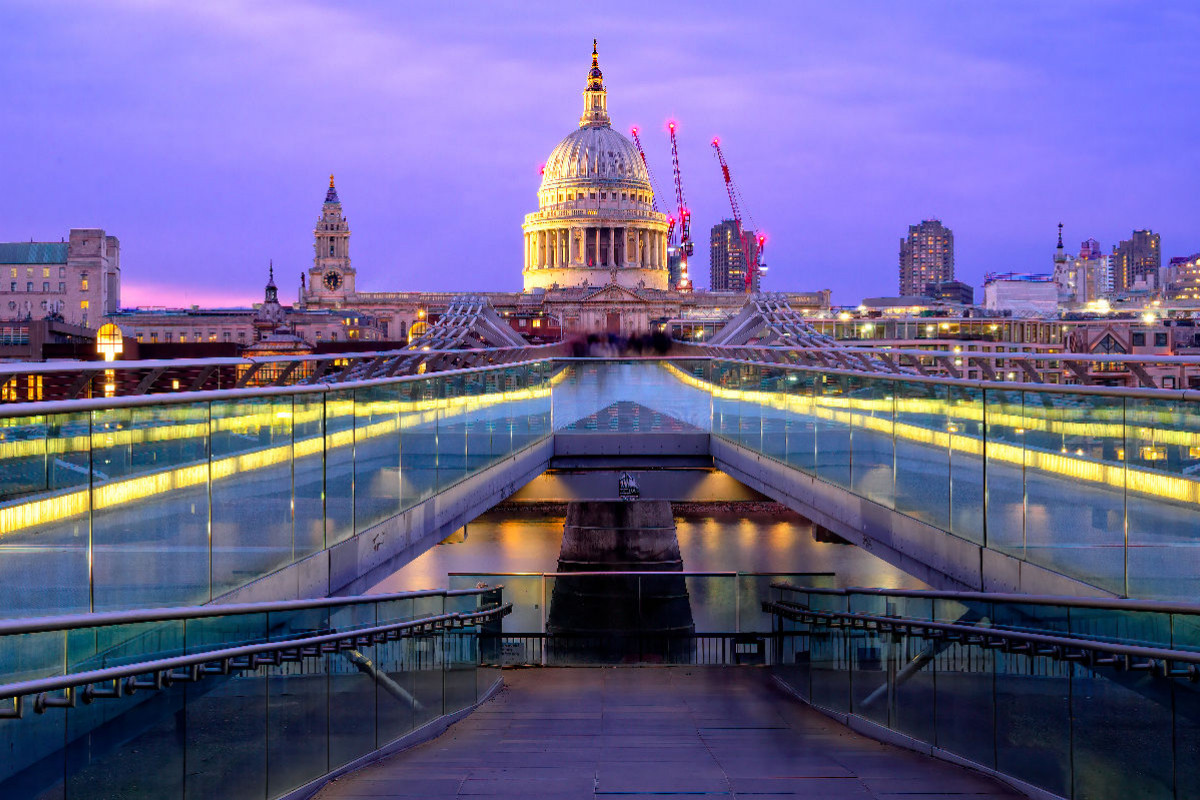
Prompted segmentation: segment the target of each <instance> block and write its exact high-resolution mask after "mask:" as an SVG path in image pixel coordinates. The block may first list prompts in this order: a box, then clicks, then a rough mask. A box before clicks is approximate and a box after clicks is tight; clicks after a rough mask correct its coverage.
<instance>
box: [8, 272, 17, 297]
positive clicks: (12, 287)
mask: <svg viewBox="0 0 1200 800" xmlns="http://www.w3.org/2000/svg"><path fill="white" fill-rule="evenodd" d="M13 271H14V272H16V270H13ZM9 288H10V290H11V291H14V292H15V291H16V290H17V282H16V281H13V282H12V286H11V287H9Z"/></svg>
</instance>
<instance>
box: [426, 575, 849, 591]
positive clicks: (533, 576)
mask: <svg viewBox="0 0 1200 800" xmlns="http://www.w3.org/2000/svg"><path fill="white" fill-rule="evenodd" d="M446 574H447V575H448V576H450V577H466V578H474V577H481V578H493V577H495V578H513V577H516V578H560V577H571V576H574V575H617V576H631V575H646V576H648V577H657V576H664V575H665V576H676V575H682V576H683V577H685V578H704V577H721V578H735V577H738V576H741V575H746V576H749V577H755V578H757V577H773V576H776V575H801V574H803V575H830V576H832V575H834V574H836V573H833V572H804V573H801V572H798V571H796V570H792V571H791V572H741V571H735V570H728V571H724V570H715V571H708V570H700V571H689V570H681V571H678V572H661V571H655V570H592V571H586V572H483V571H481V570H476V571H474V572H472V571H470V570H467V571H464V572H448V573H446ZM779 585H780V586H785V585H787V584H779ZM771 586H772V588H774V587H775V586H776V584H771ZM493 588H495V587H493ZM483 591H488V590H486V589H485V590H483Z"/></svg>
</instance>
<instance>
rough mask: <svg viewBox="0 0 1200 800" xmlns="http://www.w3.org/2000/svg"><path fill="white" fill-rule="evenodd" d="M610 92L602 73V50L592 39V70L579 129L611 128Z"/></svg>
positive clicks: (584, 92) (584, 94)
mask: <svg viewBox="0 0 1200 800" xmlns="http://www.w3.org/2000/svg"><path fill="white" fill-rule="evenodd" d="M610 124H611V120H610V119H609V118H608V92H607V91H605V89H604V73H603V72H601V71H600V50H599V45H598V44H597V42H596V40H595V39H592V68H591V69H589V70H588V79H587V88H585V89H584V90H583V116H581V117H580V118H579V127H581V128H587V127H589V126H591V127H597V128H599V127H605V128H607V127H609V125H610Z"/></svg>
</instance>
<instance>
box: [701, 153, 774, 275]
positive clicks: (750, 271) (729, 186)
mask: <svg viewBox="0 0 1200 800" xmlns="http://www.w3.org/2000/svg"><path fill="white" fill-rule="evenodd" d="M712 146H713V150H715V151H716V154H717V161H719V162H721V177H723V178H724V179H725V191H726V192H728V194H729V207H730V208H732V209H733V224H734V227H735V228H736V230H737V235H738V241H739V242H740V243H741V246H742V258H743V259H745V262H746V292H747V293H750V292H753V291H754V289H755V286H756V285H757V283H758V276H759V273H760V272H766V271H767V265H766V264H764V263H763V262H762V252H763V246H764V245H766V243H767V237H766V236H764V235H762V234H761V233H759V234H758V236H757V241H756V242H755V244H756V245H757V246H756V247H755V248H754V249H753V252H752V251H751V248H750V236H749V235H748V234H747V233H746V229H745V227H744V226H743V225H742V210H741V204H739V203H738V198H739V197H741V194H742V192H741V190H740V189H738V188H737V184H735V183H734V182H733V177H732V176H731V175H730V174H729V162H727V161H726V160H725V154H724V153H722V152H721V141H720V140H719V139H717V138H714V139H713V140H712Z"/></svg>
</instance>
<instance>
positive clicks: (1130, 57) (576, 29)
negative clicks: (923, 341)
mask: <svg viewBox="0 0 1200 800" xmlns="http://www.w3.org/2000/svg"><path fill="white" fill-rule="evenodd" d="M617 5H620V4H617ZM920 5H921V7H922V9H921V10H923V11H928V12H936V11H938V10H942V11H945V10H946V9H947V8H948V6H947V5H946V4H941V3H924V4H920ZM547 8H549V7H546V8H544V9H541V10H537V9H534V10H529V9H527V8H526V7H524V6H489V7H487V8H484V9H480V12H479V13H478V14H477V15H476V18H475V19H474V20H472V21H471V22H470V23H466V22H462V21H461V20H458V19H455V18H454V17H453V16H452V15H449V14H442V13H440V12H438V11H436V10H432V11H431V10H424V11H422V12H421V13H424V14H427V15H428V16H426V17H424V18H418V19H408V18H407V17H403V18H402V17H401V16H400V15H399V14H398V13H396V12H394V11H391V10H389V9H387V8H386V7H383V6H378V5H374V4H356V5H354V6H351V7H347V8H345V9H338V10H330V9H328V8H322V7H319V6H315V5H307V4H300V5H295V4H290V5H288V6H286V7H285V6H283V5H281V4H265V5H263V4H256V5H254V6H253V7H251V6H248V5H243V4H241V3H238V2H225V3H217V4H211V5H209V6H206V7H205V8H203V9H200V8H188V9H180V8H174V7H171V6H168V5H165V4H156V3H150V4H143V3H114V4H109V5H108V6H106V7H105V8H104V9H103V10H102V11H97V10H95V9H94V8H92V7H91V6H84V5H82V4H75V3H71V2H64V3H53V4H46V5H42V4H36V5H35V4H32V3H25V4H18V5H17V6H16V7H15V13H13V14H12V15H11V16H12V17H13V21H12V23H11V24H10V28H9V35H10V36H11V37H12V42H11V44H10V45H9V46H8V48H7V49H8V52H9V53H10V58H9V59H8V60H7V61H6V64H5V66H3V67H0V77H3V78H4V79H5V80H6V82H7V83H8V84H9V85H10V86H12V87H14V88H13V91H12V97H11V98H10V115H9V116H10V119H11V124H10V127H9V132H8V133H7V134H6V135H5V137H4V140H5V142H6V149H7V151H8V153H9V155H10V160H11V161H12V162H13V164H12V166H11V168H10V174H9V181H10V187H9V189H10V192H11V193H12V195H13V196H14V197H16V198H19V199H20V202H17V203H13V206H14V208H13V211H12V213H10V214H9V216H8V219H7V221H6V228H7V230H6V231H5V236H3V237H0V238H3V239H6V240H13V241H15V240H21V239H30V238H32V239H48V240H57V238H59V237H60V236H61V235H62V232H63V231H64V230H65V229H67V228H69V227H79V226H88V225H95V226H99V227H103V228H105V229H106V230H107V231H109V232H110V233H112V234H114V235H116V236H118V237H120V239H121V242H122V250H123V254H122V258H123V270H124V273H125V276H124V283H125V290H124V291H125V297H124V298H123V299H124V303H123V304H124V305H137V304H159V305H190V304H192V303H197V304H200V305H228V304H245V303H248V302H251V301H253V300H256V299H257V298H258V296H259V294H260V291H261V279H260V274H261V273H262V271H263V269H264V268H265V267H264V265H265V264H266V263H267V261H268V260H269V259H274V263H275V265H276V267H277V281H278V283H279V286H280V292H281V296H282V298H283V299H284V301H285V302H291V301H292V300H293V299H294V297H295V292H296V288H297V285H298V282H299V274H300V272H302V271H304V270H306V269H307V268H308V267H309V266H310V265H311V263H312V240H311V238H310V231H311V229H312V224H313V222H314V220H315V219H316V216H317V213H318V211H319V203H320V198H321V195H322V194H323V192H324V188H325V185H324V181H325V179H326V176H327V175H328V173H329V172H330V171H333V172H335V173H336V174H337V176H338V187H339V191H340V192H341V195H342V200H343V202H344V203H345V210H346V214H347V217H348V218H349V219H350V220H351V223H352V226H353V230H354V234H355V235H354V237H353V238H354V241H353V250H352V252H353V254H354V259H355V263H356V265H357V266H358V267H359V269H360V270H361V271H362V272H363V279H362V281H361V284H362V288H364V289H367V290H381V289H413V290H447V291H455V290H468V289H497V290H516V289H519V279H518V278H515V277H514V276H515V275H517V274H518V272H519V267H520V264H521V258H522V256H521V248H522V237H521V233H520V219H521V216H522V215H523V214H524V213H526V212H527V211H528V210H529V209H530V208H531V207H533V206H534V204H535V203H536V193H537V185H538V173H537V170H538V167H539V162H540V160H541V159H544V158H545V154H546V153H547V152H549V150H550V148H552V147H553V145H554V144H555V142H556V141H557V140H558V139H559V137H560V136H561V135H562V133H563V131H564V123H567V124H569V122H570V120H571V119H572V117H574V116H575V115H577V113H578V103H579V91H580V90H581V88H582V86H581V84H582V78H583V74H582V72H583V71H582V69H581V56H582V54H583V53H584V52H586V49H587V48H588V47H589V46H590V41H589V39H590V38H591V37H592V36H597V37H599V38H600V46H601V52H602V53H603V54H604V64H605V70H606V79H607V81H608V83H609V88H610V91H611V92H612V97H613V102H612V106H611V108H610V111H611V113H612V116H613V124H614V127H615V128H616V129H617V130H620V131H622V132H624V133H628V130H629V128H630V127H632V126H633V125H638V126H639V127H640V128H641V130H642V135H643V139H644V141H645V142H646V147H647V156H648V158H649V160H650V166H651V168H652V171H653V173H654V177H655V179H656V181H657V183H658V187H659V188H660V189H662V190H664V192H669V190H668V189H667V187H668V186H669V183H670V181H669V179H670V155H669V150H668V147H667V143H666V133H665V123H666V120H667V119H676V120H678V123H679V130H680V149H681V153H680V156H681V162H682V166H683V170H684V182H685V188H686V190H687V196H688V200H689V204H690V206H691V209H692V212H693V230H700V231H704V230H707V229H708V228H710V227H711V226H712V225H713V224H716V223H718V222H719V221H720V220H721V219H723V218H725V217H727V216H728V207H727V204H726V203H725V197H724V191H723V187H722V185H721V179H720V174H719V171H718V168H717V165H716V163H715V160H714V159H713V158H712V156H711V154H710V152H709V150H710V148H709V147H708V142H709V141H710V140H711V138H712V136H713V135H715V134H719V135H720V136H721V138H722V143H723V147H725V148H726V149H727V151H728V156H729V159H730V163H731V167H732V169H733V171H734V173H735V177H736V179H737V180H738V182H739V184H740V185H741V187H742V190H743V192H744V193H745V198H746V202H747V207H748V210H749V212H750V213H751V214H752V215H753V220H754V224H752V225H750V226H751V227H758V228H761V229H762V230H763V231H764V232H765V233H766V234H767V236H768V246H767V251H766V252H767V261H768V263H769V264H770V266H771V271H770V273H769V275H768V276H767V278H766V280H765V282H764V288H765V289H768V290H776V289H792V290H806V289H822V288H831V289H833V292H834V298H835V302H839V303H847V302H853V301H856V300H858V299H859V298H860V297H863V296H868V295H880V294H888V293H890V291H892V289H891V288H890V287H893V286H894V282H895V241H896V238H897V236H899V235H901V233H902V232H903V230H904V229H905V228H906V227H907V226H908V225H909V224H911V223H912V222H914V221H916V220H918V219H923V218H930V217H937V218H939V219H942V220H943V222H945V224H946V225H947V226H948V227H950V228H952V229H954V231H955V234H956V250H957V254H956V262H957V264H956V273H957V277H958V278H959V279H960V280H964V281H966V282H969V283H972V284H974V285H977V286H978V285H979V284H980V283H981V282H982V278H983V275H984V274H985V273H987V272H995V271H1008V270H1012V269H1022V270H1035V271H1048V270H1049V268H1050V257H1051V255H1052V252H1053V245H1054V237H1055V226H1056V224H1057V223H1058V222H1059V221H1063V222H1065V223H1066V235H1067V239H1068V241H1081V240H1083V239H1085V238H1088V237H1095V238H1097V239H1099V240H1100V242H1101V243H1102V245H1103V247H1104V250H1105V252H1108V251H1110V250H1111V248H1112V245H1114V244H1115V243H1116V242H1117V241H1119V240H1121V239H1124V238H1128V236H1129V235H1130V231H1131V230H1133V229H1135V228H1152V229H1154V230H1155V231H1156V232H1159V233H1161V235H1162V240H1163V256H1164V262H1165V260H1166V258H1169V257H1171V256H1178V255H1187V254H1189V253H1191V252H1194V251H1196V250H1197V249H1200V237H1197V236H1196V235H1195V234H1194V232H1193V231H1192V229H1191V223H1192V221H1193V220H1194V219H1195V218H1196V211H1197V207H1196V206H1197V201H1196V200H1195V199H1194V198H1193V197H1192V196H1191V195H1190V194H1189V192H1187V191H1186V190H1187V189H1188V188H1189V187H1190V185H1191V184H1193V183H1194V180H1195V178H1196V177H1197V175H1196V172H1197V169H1196V166H1195V163H1194V160H1192V159H1189V158H1188V156H1189V154H1190V149H1189V148H1188V144H1189V142H1188V138H1187V137H1188V134H1187V131H1188V130H1189V129H1190V128H1191V118H1192V117H1193V116H1194V115H1195V114H1196V112H1195V110H1194V107H1193V106H1192V105H1191V104H1189V103H1187V102H1186V98H1188V97H1190V96H1192V95H1194V93H1195V89H1196V88H1197V87H1196V85H1195V84H1196V83H1197V79H1196V78H1195V77H1193V76H1192V74H1191V73H1189V71H1188V70H1186V69H1184V68H1183V60H1184V59H1185V58H1186V48H1184V47H1183V46H1182V43H1184V42H1186V41H1188V40H1189V39H1190V38H1191V37H1192V36H1193V35H1194V34H1195V33H1196V32H1197V31H1198V30H1200V14H1198V13H1197V12H1195V11H1193V10H1191V9H1189V8H1186V7H1185V6H1183V5H1182V4H1175V5H1170V4H1159V5H1156V6H1155V7H1154V8H1152V9H1149V10H1143V9H1138V10H1137V12H1136V13H1135V12H1134V11H1132V10H1130V9H1128V8H1127V7H1123V6H1120V5H1117V4H1104V5H1100V6H1095V5H1092V4H1086V5H1085V4H1082V3H1080V4H1073V3H1068V4H1057V5H1055V6H1053V7H1051V8H1048V9H1047V8H1043V7H1041V6H1033V5H1030V6H1029V7H1027V8H1023V9H1022V10H1021V11H1020V13H1018V12H1013V13H1012V14H1011V15H1001V14H999V13H997V12H996V11H995V10H994V9H985V10H982V11H981V10H979V9H973V8H967V7H957V6H956V7H955V8H954V13H953V14H946V13H943V14H912V13H903V14H901V13H898V12H894V11H891V10H889V9H888V8H887V7H886V6H883V5H880V4H862V7H861V10H862V11H863V12H870V13H869V14H867V15H860V16H858V17H855V18H854V19H853V20H848V19H839V15H837V14H834V13H832V12H828V11H826V10H823V9H822V8H821V7H819V6H815V5H807V4H805V5H803V6H801V7H799V8H798V9H793V8H792V7H791V6H790V5H789V6H779V7H770V8H765V9H764V10H763V11H762V12H761V13H760V14H757V15H755V16H753V17H752V18H750V19H744V20H733V21H731V20H728V19H726V18H725V17H723V16H717V15H718V13H719V9H718V7H716V6H706V7H704V8H701V9H697V10H695V11H693V12H692V14H691V16H688V17H684V18H682V19H677V18H675V17H671V16H667V15H663V16H659V17H657V18H655V17H654V16H653V15H651V16H649V17H647V18H644V21H643V23H642V24H640V25H633V26H631V25H628V24H627V20H628V15H627V14H614V15H613V17H612V20H613V21H609V22H597V21H595V20H594V19H591V18H590V17H588V16H587V15H584V14H578V15H573V16H558V15H556V14H551V13H550V12H549V11H547V10H546V9H547ZM63 10H67V11H71V12H72V13H70V14H60V13H54V12H55V11H63ZM907 10H908V9H906V11H907ZM842 16H845V15H842ZM933 17H936V18H937V19H936V20H935V19H932V18H933ZM985 18H986V19H987V20H988V22H989V25H988V28H987V32H986V34H981V33H979V32H978V26H977V23H980V22H981V21H982V20H984V19H985ZM618 19H620V20H623V22H622V24H617V22H616V21H615V20H618ZM1031 19H1032V20H1033V22H1031ZM64 20H66V21H64ZM1046 31H1060V32H1061V33H1062V34H1063V36H1064V37H1066V36H1067V35H1068V34H1069V37H1070V38H1069V40H1066V41H1059V40H1057V39H1055V38H1053V37H1045V36H1044V33H1045V32H1046ZM439 38H440V40H441V41H440V43H439V44H437V45H433V44H430V43H428V42H432V41H434V40H435V39H439ZM530 41H533V42H536V43H537V45H538V46H536V47H528V46H527V45H528V43H529V42H530ZM913 41H920V42H931V43H932V44H933V45H934V46H933V47H928V48H922V49H920V51H914V49H913V48H912V47H906V43H910V44H911V42H913ZM1115 41H1120V42H1121V43H1122V47H1121V48H1120V49H1114V50H1111V51H1108V55H1109V59H1108V60H1105V61H1103V63H1100V61H1099V60H1097V59H1095V58H1086V57H1084V56H1086V55H1087V54H1088V53H1092V54H1093V55H1094V53H1095V51H1096V50H1097V49H1102V48H1103V46H1104V45H1105V43H1106V42H1110V43H1111V42H1115ZM1172 43H1175V44H1172ZM1072 48H1075V49H1077V50H1078V51H1079V52H1078V58H1077V59H1076V60H1071V59H1070V58H1069V56H1070V55H1071V53H1072V52H1074V51H1073V50H1072ZM64 54H65V55H64ZM150 60H153V62H154V64H155V70H153V71H152V72H147V71H146V70H144V69H143V64H144V63H145V62H148V61H150ZM198 65H203V66H202V67H198ZM1134 101H1136V102H1137V103H1140V104H1143V105H1147V106H1149V108H1150V110H1151V111H1152V110H1153V109H1159V108H1160V109H1163V110H1165V111H1168V112H1169V116H1167V119H1166V120H1165V121H1164V122H1162V123H1159V124H1158V125H1157V126H1156V127H1153V128H1150V129H1147V126H1146V125H1145V114H1137V115H1123V114H1121V113H1118V110H1119V109H1121V108H1127V107H1129V104H1130V103H1131V102H1134ZM1081 120H1082V123H1086V124H1082V123H1081ZM780 130H786V131H787V133H786V134H785V135H779V133H778V132H779V131H780ZM914 164H915V165H919V168H915V167H913V166H906V165H914ZM670 204H671V201H670V200H668V199H667V198H665V197H660V203H659V207H660V208H665V207H668V206H669V205H670ZM414 232H417V233H414ZM692 262H693V263H692V265H691V272H692V275H693V276H701V283H703V274H704V273H707V269H706V266H707V265H706V264H704V263H703V256H701V254H700V253H699V252H698V253H697V256H694V257H693V259H692Z"/></svg>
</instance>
